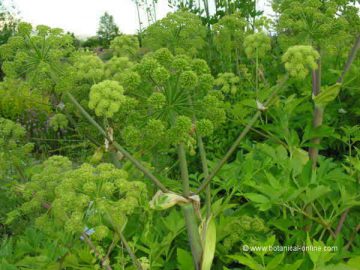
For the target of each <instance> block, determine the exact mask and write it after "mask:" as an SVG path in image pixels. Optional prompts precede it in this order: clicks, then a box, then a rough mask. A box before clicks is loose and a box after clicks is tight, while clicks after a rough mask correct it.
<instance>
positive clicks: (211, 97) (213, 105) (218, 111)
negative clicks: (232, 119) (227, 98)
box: [201, 91, 226, 127]
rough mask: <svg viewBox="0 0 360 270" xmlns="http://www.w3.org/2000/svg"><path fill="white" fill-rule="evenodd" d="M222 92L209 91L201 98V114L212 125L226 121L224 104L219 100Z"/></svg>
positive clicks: (215, 125)
mask: <svg viewBox="0 0 360 270" xmlns="http://www.w3.org/2000/svg"><path fill="white" fill-rule="evenodd" d="M221 97H222V94H221V92H220V91H214V92H211V93H209V94H208V95H207V96H205V97H204V99H203V100H202V106H203V110H202V111H201V116H202V117H203V118H206V119H209V120H210V121H211V122H212V123H213V125H214V127H217V126H219V125H221V124H223V123H224V122H225V121H226V112H225V104H224V102H223V101H222V100H221Z"/></svg>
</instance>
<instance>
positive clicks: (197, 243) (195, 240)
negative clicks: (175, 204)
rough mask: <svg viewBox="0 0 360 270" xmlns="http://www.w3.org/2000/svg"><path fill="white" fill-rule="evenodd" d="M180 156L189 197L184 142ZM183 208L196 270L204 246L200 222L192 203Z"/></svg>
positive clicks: (185, 194)
mask: <svg viewBox="0 0 360 270" xmlns="http://www.w3.org/2000/svg"><path fill="white" fill-rule="evenodd" d="M178 157H179V163H180V171H181V179H182V184H183V196H184V197H186V198H187V197H189V196H190V186H189V172H188V167H187V162H186V153H185V147H184V143H180V144H179V145H178ZM182 209H183V213H184V217H185V224H186V229H187V233H188V237H189V243H190V248H191V253H192V257H193V261H194V266H195V269H196V270H200V266H201V258H202V246H201V240H200V234H199V230H198V224H197V222H196V216H195V210H194V207H193V205H192V204H186V205H184V206H182Z"/></svg>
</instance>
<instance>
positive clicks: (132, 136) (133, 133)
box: [122, 126, 141, 147]
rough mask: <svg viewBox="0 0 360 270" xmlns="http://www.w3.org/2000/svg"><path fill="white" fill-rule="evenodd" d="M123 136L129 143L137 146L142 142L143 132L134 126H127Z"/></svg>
mask: <svg viewBox="0 0 360 270" xmlns="http://www.w3.org/2000/svg"><path fill="white" fill-rule="evenodd" d="M122 137H123V139H124V141H125V143H126V144H127V145H130V146H132V147H136V146H138V145H140V144H141V132H140V130H138V129H137V128H135V127H134V126H127V127H126V128H125V129H124V130H123V133H122Z"/></svg>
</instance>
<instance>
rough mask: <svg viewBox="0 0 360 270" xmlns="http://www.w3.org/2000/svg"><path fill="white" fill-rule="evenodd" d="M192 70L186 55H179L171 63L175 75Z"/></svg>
mask: <svg viewBox="0 0 360 270" xmlns="http://www.w3.org/2000/svg"><path fill="white" fill-rule="evenodd" d="M190 68H191V65H190V59H189V58H188V57H187V56H185V55H177V56H175V57H174V60H173V62H172V63H171V69H172V70H173V71H174V72H175V73H181V72H183V71H185V70H189V69H190Z"/></svg>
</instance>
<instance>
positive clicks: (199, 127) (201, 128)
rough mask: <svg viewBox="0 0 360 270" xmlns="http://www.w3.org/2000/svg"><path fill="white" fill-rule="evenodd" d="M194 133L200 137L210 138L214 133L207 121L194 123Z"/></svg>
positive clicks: (212, 127)
mask: <svg viewBox="0 0 360 270" xmlns="http://www.w3.org/2000/svg"><path fill="white" fill-rule="evenodd" d="M196 131H197V132H198V133H199V134H200V136H202V137H207V136H210V135H211V134H212V133H213V132H214V125H213V123H212V122H211V121H210V120H209V119H201V120H199V121H197V122H196Z"/></svg>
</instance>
